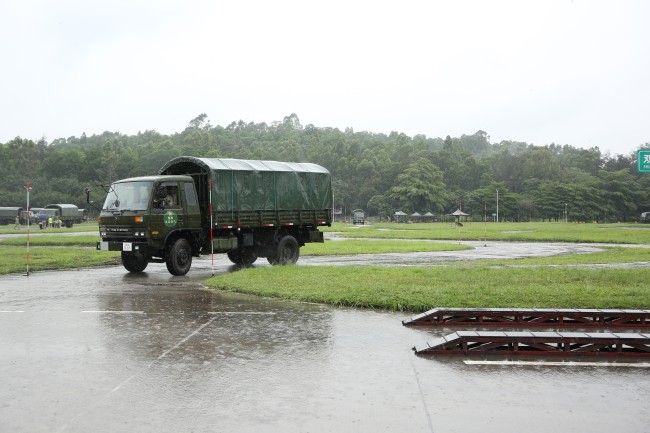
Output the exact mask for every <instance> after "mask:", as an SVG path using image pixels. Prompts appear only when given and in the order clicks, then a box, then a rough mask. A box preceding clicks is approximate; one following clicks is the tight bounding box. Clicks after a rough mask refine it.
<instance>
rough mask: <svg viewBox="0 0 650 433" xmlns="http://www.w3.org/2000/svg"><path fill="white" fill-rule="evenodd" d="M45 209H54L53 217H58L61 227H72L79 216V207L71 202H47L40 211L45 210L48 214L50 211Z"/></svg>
mask: <svg viewBox="0 0 650 433" xmlns="http://www.w3.org/2000/svg"><path fill="white" fill-rule="evenodd" d="M47 209H54V210H55V212H54V215H53V217H55V218H56V217H58V218H59V219H60V220H61V225H62V226H63V227H68V228H72V226H73V225H74V223H75V222H76V221H77V218H79V208H78V207H77V206H75V205H73V204H48V205H47V206H45V207H44V208H43V209H42V210H41V212H43V211H46V213H47V214H50V213H51V211H47Z"/></svg>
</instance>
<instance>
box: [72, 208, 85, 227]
mask: <svg viewBox="0 0 650 433" xmlns="http://www.w3.org/2000/svg"><path fill="white" fill-rule="evenodd" d="M86 221H88V210H87V209H79V210H78V213H77V219H75V221H74V222H75V223H76V224H81V223H85V222H86Z"/></svg>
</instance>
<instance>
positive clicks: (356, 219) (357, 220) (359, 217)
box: [352, 209, 366, 225]
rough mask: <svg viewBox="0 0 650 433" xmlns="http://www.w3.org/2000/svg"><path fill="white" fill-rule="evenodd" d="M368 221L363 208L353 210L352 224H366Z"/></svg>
mask: <svg viewBox="0 0 650 433" xmlns="http://www.w3.org/2000/svg"><path fill="white" fill-rule="evenodd" d="M365 223H366V212H365V211H364V210H363V209H355V210H353V211H352V224H355V225H357V224H358V225H364V224H365Z"/></svg>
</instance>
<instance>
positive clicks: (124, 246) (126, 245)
mask: <svg viewBox="0 0 650 433" xmlns="http://www.w3.org/2000/svg"><path fill="white" fill-rule="evenodd" d="M122 251H133V244H131V242H124V243H123V244H122Z"/></svg>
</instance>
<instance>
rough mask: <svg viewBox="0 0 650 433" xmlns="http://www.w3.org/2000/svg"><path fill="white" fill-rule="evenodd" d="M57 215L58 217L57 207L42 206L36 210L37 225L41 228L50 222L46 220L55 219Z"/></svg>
mask: <svg viewBox="0 0 650 433" xmlns="http://www.w3.org/2000/svg"><path fill="white" fill-rule="evenodd" d="M58 217H59V211H58V209H55V208H49V209H46V208H42V209H41V210H40V211H39V212H38V227H39V228H41V229H44V228H46V227H47V226H48V225H49V224H50V223H49V222H48V221H49V220H50V218H52V220H55V219H56V218H58Z"/></svg>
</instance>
